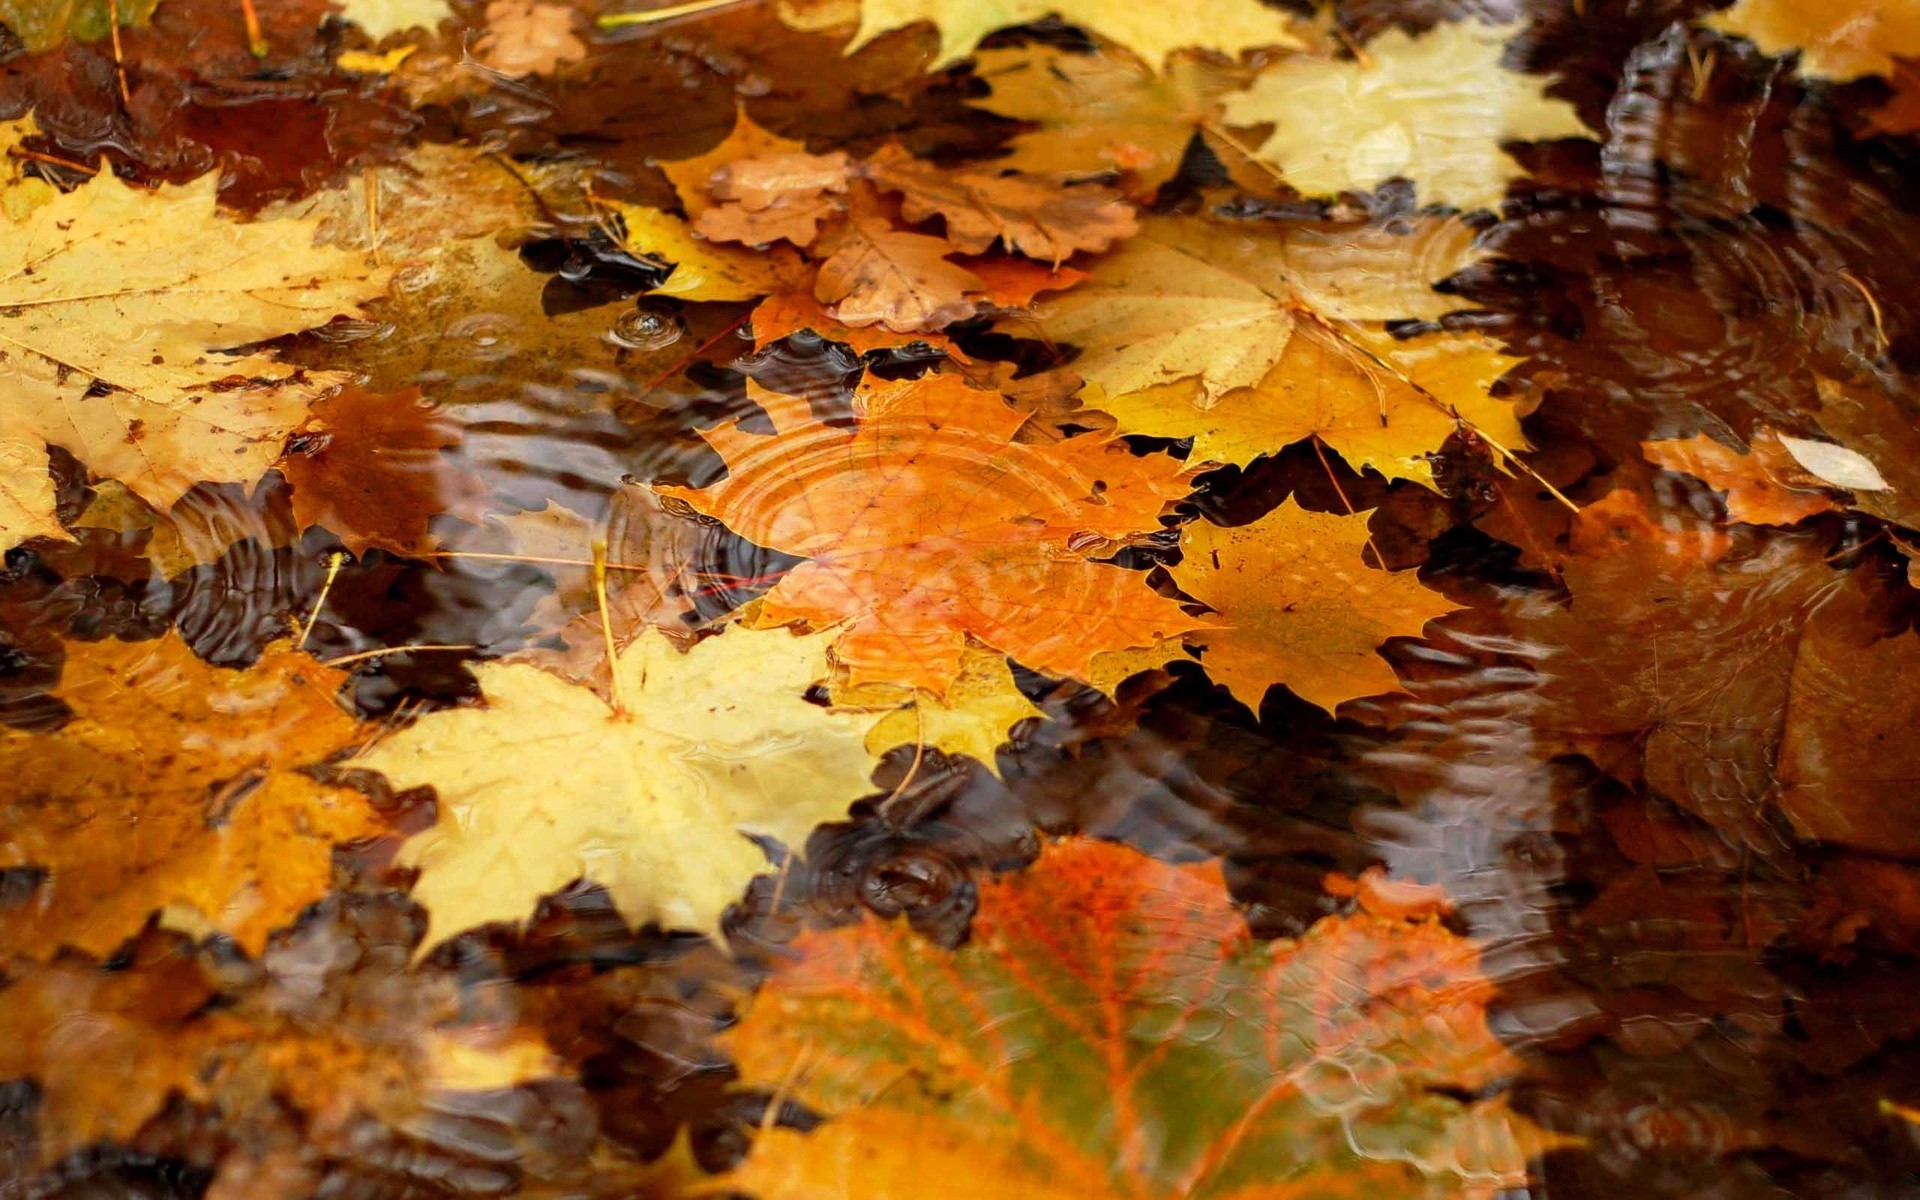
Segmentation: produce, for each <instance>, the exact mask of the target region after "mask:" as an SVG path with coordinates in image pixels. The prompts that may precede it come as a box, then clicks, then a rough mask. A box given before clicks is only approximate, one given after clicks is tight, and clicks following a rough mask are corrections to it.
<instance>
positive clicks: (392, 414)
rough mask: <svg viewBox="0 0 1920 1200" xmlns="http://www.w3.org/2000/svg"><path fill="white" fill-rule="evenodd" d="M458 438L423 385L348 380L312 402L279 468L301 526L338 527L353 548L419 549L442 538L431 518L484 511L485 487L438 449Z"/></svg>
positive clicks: (471, 516)
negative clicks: (393, 386) (431, 527)
mask: <svg viewBox="0 0 1920 1200" xmlns="http://www.w3.org/2000/svg"><path fill="white" fill-rule="evenodd" d="M459 444H460V425H459V423H458V422H456V421H454V420H452V419H451V418H450V417H448V416H447V415H446V414H445V413H444V412H442V411H441V410H440V409H439V408H437V407H436V406H435V405H433V404H432V403H431V402H429V401H428V400H426V398H425V397H423V396H422V395H421V394H420V389H418V388H409V389H407V390H406V391H404V392H400V393H397V394H395V395H391V396H379V395H375V394H374V393H372V392H369V391H366V390H365V389H363V388H359V387H354V386H348V387H346V388H343V389H341V390H340V391H338V392H336V393H334V394H333V395H331V396H328V397H326V398H325V399H322V400H319V401H316V402H315V403H314V405H313V410H312V413H311V415H309V416H308V418H307V420H306V423H305V424H303V425H301V427H300V428H299V429H297V430H295V431H294V434H293V436H292V437H291V438H290V439H289V440H288V442H287V452H286V453H285V454H284V455H282V456H281V458H280V462H279V464H278V465H279V468H280V473H281V474H282V475H285V476H286V477H287V482H288V483H290V484H292V485H293V512H294V516H295V517H296V518H297V519H298V520H299V522H300V526H301V527H302V528H307V527H310V526H315V525H318V526H320V527H321V528H323V529H326V530H329V531H330V532H332V533H336V534H338V535H339V536H340V541H341V544H342V545H344V546H346V548H347V549H348V550H349V551H351V552H352V553H354V554H356V555H359V554H364V553H366V551H367V549H368V548H369V547H372V546H378V547H380V548H381V549H383V550H390V551H392V552H393V553H395V554H398V555H402V556H417V555H423V554H427V553H430V552H431V551H432V550H433V549H434V547H435V545H436V543H435V541H434V539H433V536H432V535H431V534H430V533H429V532H428V530H427V526H428V524H429V522H431V521H432V520H433V519H434V518H435V517H440V516H448V517H454V518H457V519H459V520H463V521H467V522H470V523H473V522H478V521H479V520H480V519H481V518H482V516H483V515H484V513H485V508H486V503H485V502H486V499H487V489H486V485H485V484H484V483H483V482H481V480H480V478H479V477H478V476H476V475H474V474H473V473H472V472H470V471H467V470H464V469H462V468H461V467H459V466H457V465H456V464H455V463H454V462H453V461H452V460H451V459H449V458H448V457H447V456H446V455H445V454H444V453H442V451H445V450H449V449H452V448H453V447H455V446H458V445H459Z"/></svg>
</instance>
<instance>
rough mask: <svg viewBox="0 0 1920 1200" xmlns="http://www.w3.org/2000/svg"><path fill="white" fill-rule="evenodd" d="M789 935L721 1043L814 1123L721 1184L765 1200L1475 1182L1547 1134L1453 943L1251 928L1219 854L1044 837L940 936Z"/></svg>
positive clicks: (1052, 1196) (1408, 1191)
mask: <svg viewBox="0 0 1920 1200" xmlns="http://www.w3.org/2000/svg"><path fill="white" fill-rule="evenodd" d="M792 949H793V950H794V952H795V954H794V957H793V958H792V959H783V960H782V963H781V965H780V966H779V967H778V968H777V969H776V971H775V974H774V976H773V979H772V980H771V981H770V982H769V983H768V985H767V987H766V988H765V990H763V991H762V992H761V993H760V995H759V996H758V997H757V999H756V1000H755V1001H754V1004H753V1006H752V1007H751V1008H750V1009H749V1010H748V1012H747V1014H746V1017H745V1019H744V1020H743V1021H742V1022H741V1024H740V1025H739V1026H737V1027H736V1028H734V1029H733V1030H732V1031H731V1032H730V1033H728V1034H727V1035H726V1036H725V1039H724V1044H725V1045H726V1047H727V1049H729V1050H730V1051H731V1052H732V1053H733V1055H734V1057H735V1058H736V1059H737V1060H738V1061H739V1063H740V1067H741V1072H742V1074H743V1076H744V1077H745V1078H747V1079H749V1080H755V1081H763V1086H773V1085H774V1082H775V1081H778V1084H779V1086H780V1088H781V1089H782V1090H783V1091H785V1090H786V1089H788V1088H791V1089H792V1090H791V1092H788V1093H787V1094H790V1095H792V1096H793V1098H794V1099H796V1100H798V1101H800V1102H801V1103H803V1104H805V1105H806V1106H807V1107H809V1108H811V1109H813V1110H815V1111H816V1112H820V1113H823V1114H825V1115H826V1117H827V1120H826V1121H825V1122H824V1124H822V1125H821V1126H820V1127H819V1128H818V1129H815V1130H814V1131H812V1132H811V1133H804V1134H803V1133H798V1132H795V1131H792V1130H788V1129H781V1128H774V1129H768V1130H765V1131H763V1132H761V1133H760V1134H759V1135H758V1136H757V1137H756V1139H755V1144H754V1148H753V1152H752V1154H751V1155H750V1156H749V1157H748V1159H747V1160H746V1162H745V1163H744V1164H742V1166H741V1167H740V1168H738V1169H737V1170H736V1171H735V1172H734V1173H733V1174H732V1175H731V1176H729V1177H727V1179H726V1182H727V1183H728V1184H729V1185H731V1186H734V1187H737V1188H739V1189H740V1190H743V1191H748V1192H752V1193H754V1194H756V1195H758V1196H760V1197H761V1198H762V1200H852V1198H853V1197H859V1198H860V1200H908V1198H912V1200H962V1198H977V1197H983V1196H1009V1197H1015V1196H1017V1197H1022V1198H1025V1200H1035V1198H1039V1200H1068V1198H1072V1197H1095V1196H1100V1197H1127V1198H1131V1200H1158V1198H1161V1197H1165V1198H1168V1200H1172V1198H1174V1197H1180V1198H1184V1200H1217V1198H1219V1200H1224V1198H1225V1197H1233V1198H1234V1200H1282V1198H1289V1200H1297V1198H1303V1197H1307V1196H1335V1195H1355V1196H1383V1197H1385V1196H1391V1197H1396V1198H1405V1197H1438V1196H1474V1195H1478V1196H1491V1195H1492V1194H1493V1193H1495V1192H1496V1191H1498V1190H1499V1189H1501V1188H1510V1187H1519V1186H1522V1185H1524V1184H1525V1183H1526V1181H1527V1162H1528V1159H1529V1158H1531V1157H1533V1156H1535V1155H1537V1154H1539V1153H1542V1152H1544V1151H1545V1150H1547V1149H1550V1148H1552V1147H1553V1146H1555V1145H1558V1144H1561V1143H1562V1142H1563V1139H1559V1138H1556V1137H1554V1136H1553V1135H1551V1134H1547V1133H1544V1132H1543V1131H1541V1130H1539V1129H1538V1128H1536V1127H1535V1126H1533V1125H1532V1124H1531V1123H1530V1122H1528V1121H1527V1120H1526V1119H1525V1118H1522V1117H1520V1116H1518V1115H1516V1114H1514V1113H1513V1112H1511V1111H1510V1110H1509V1109H1508V1108H1507V1106H1506V1104H1505V1102H1504V1100H1502V1099H1500V1098H1498V1097H1491V1098H1490V1097H1489V1096H1488V1093H1489V1092H1490V1091H1492V1090H1493V1089H1494V1085H1496V1084H1497V1083H1499V1082H1500V1081H1501V1080H1503V1079H1504V1078H1505V1077H1507V1076H1509V1075H1511V1074H1513V1073H1514V1072H1515V1071H1516V1070H1517V1069H1518V1067H1519V1064H1518V1062H1517V1060H1515V1059H1514V1058H1513V1057H1512V1056H1511V1055H1510V1054H1509V1053H1508V1052H1507V1050H1506V1049H1505V1048H1504V1047H1503V1046H1502V1045H1501V1044H1500V1042H1499V1040H1498V1039H1497V1038H1495V1037H1494V1036H1493V1034H1492V1032H1491V1031H1490V1030H1489V1029H1488V1027H1487V1020H1486V1006H1487V1004H1488V1002H1489V1001H1490V1000H1491V999H1492V998H1493V995H1494V989H1493V985H1492V984H1491V983H1489V982H1488V981H1487V979H1486V978H1484V977H1483V975H1482V974H1481V971H1480V961H1479V957H1480V956H1479V952H1478V950H1477V948H1476V947H1475V946H1474V944H1473V943H1472V942H1471V941H1469V940H1467V939H1465V938H1462V937H1460V936H1458V935H1457V934H1455V933H1453V932H1451V931H1450V930H1448V929H1447V928H1446V926H1444V925H1442V924H1441V923H1439V922H1438V921H1437V920H1434V919H1431V918H1424V919H1407V918H1404V917H1392V918H1389V917H1381V916H1374V915H1369V914H1355V915H1352V916H1334V917H1327V918H1325V919H1323V920H1321V921H1320V922H1318V923H1317V924H1315V925H1314V926H1313V927H1312V928H1310V929H1309V930H1308V931H1307V932H1306V933H1305V934H1304V935H1302V936H1301V937H1300V938H1298V939H1294V940H1284V941H1278V942H1273V943H1262V942H1257V941H1255V940H1254V939H1253V938H1252V937H1251V936H1250V935H1249V934H1248V932H1247V929H1246V925H1245V923H1244V922H1243V921H1242V920H1241V918H1240V914H1239V912H1238V911H1237V910H1236V909H1235V906H1234V903H1233V900H1232V898H1231V897H1230V896H1229V895H1228V894H1227V889H1226V885H1225V880H1224V877H1223V875H1222V873H1221V868H1220V864H1219V863H1218V862H1209V863H1206V864H1201V865H1189V866H1175V865H1172V864H1169V863H1163V862H1159V861H1157V860H1155V859H1151V858H1148V857H1146V856H1144V855H1142V854H1140V853H1138V852H1137V851H1134V850H1130V849H1127V848H1125V847H1121V846H1115V845H1111V844H1108V843H1104V842H1094V841H1068V842H1061V843H1057V844H1054V845H1052V846H1049V847H1048V848H1047V849H1046V850H1045V851H1043V852H1042V854H1041V857H1040V860H1039V862H1037V863H1036V864H1035V865H1034V866H1033V867H1032V868H1030V869H1028V870H1027V871H1025V872H1023V873H1021V874H1018V875H1012V876H1008V877H1005V878H1003V879H1000V880H997V881H994V882H991V883H988V884H986V885H984V886H983V887H982V888H981V895H980V911H979V915H978V916H977V917H976V918H975V920H974V924H973V935H972V938H971V939H970V940H969V942H968V943H967V944H966V945H965V946H963V947H961V949H960V950H958V951H957V952H952V953H949V952H948V951H945V950H942V949H940V948H939V947H937V946H933V945H930V944H928V943H927V942H926V941H925V940H924V939H922V938H921V937H919V936H918V935H916V934H915V933H914V932H913V931H912V930H911V928H910V927H909V926H908V925H907V924H906V923H905V922H893V923H883V922H881V921H878V920H875V919H872V918H869V919H867V920H866V921H865V922H864V923H862V924H860V925H856V926H853V927H851V928H842V929H836V930H832V931H830V932H808V933H805V934H803V935H801V937H800V938H799V939H798V940H797V941H796V942H795V943H794V945H793V947H792ZM1462 1094H1470V1095H1472V1096H1473V1097H1474V1098H1473V1099H1471V1100H1467V1099H1461V1098H1459V1097H1460V1096H1461V1095H1462Z"/></svg>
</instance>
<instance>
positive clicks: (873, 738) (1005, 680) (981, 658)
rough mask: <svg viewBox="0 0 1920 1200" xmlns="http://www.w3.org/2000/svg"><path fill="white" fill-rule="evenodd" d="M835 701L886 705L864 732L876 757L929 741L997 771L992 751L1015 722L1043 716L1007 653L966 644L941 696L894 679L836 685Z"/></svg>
mask: <svg viewBox="0 0 1920 1200" xmlns="http://www.w3.org/2000/svg"><path fill="white" fill-rule="evenodd" d="M833 702H834V703H835V704H837V705H844V706H846V707H849V708H886V709H892V710H894V711H892V712H889V713H887V714H886V715H884V716H883V717H882V718H881V719H880V722H879V724H877V725H875V726H874V727H873V733H872V734H870V735H868V737H867V749H868V750H870V751H872V752H873V753H874V754H875V755H876V756H878V755H882V754H885V753H886V752H887V751H889V750H891V749H893V748H894V747H896V746H912V745H921V746H929V747H932V748H933V749H935V750H938V751H940V752H941V753H942V754H949V755H958V754H964V755H966V756H967V757H969V758H971V759H973V760H974V761H976V762H978V763H980V764H981V765H982V766H984V767H986V768H987V770H989V771H992V772H993V773H994V774H995V775H998V774H999V773H1000V759H999V755H997V754H996V753H994V751H996V750H997V749H998V748H999V747H1000V746H1001V744H1002V743H1004V742H1005V741H1006V740H1007V735H1008V734H1009V733H1011V732H1012V731H1013V727H1014V726H1016V725H1018V724H1019V723H1020V722H1022V721H1025V720H1027V719H1028V718H1030V717H1045V716H1046V713H1045V712H1043V711H1041V709H1040V708H1039V706H1037V705H1035V704H1034V703H1033V701H1031V700H1029V699H1027V698H1026V696H1025V695H1024V694H1022V693H1021V691H1020V689H1019V687H1018V686H1017V685H1016V684H1015V683H1014V680H1013V671H1012V670H1011V669H1010V668H1009V667H1008V666H1007V656H1006V655H1004V654H994V653H992V652H990V651H986V650H979V649H972V648H970V649H968V650H967V652H966V654H965V655H964V656H963V657H962V658H961V660H960V668H959V670H958V671H957V672H956V673H955V675H954V679H953V683H952V685H951V686H949V687H948V688H947V694H946V695H945V696H937V695H933V694H931V693H927V692H917V691H915V690H914V689H912V688H902V687H898V686H896V685H892V684H883V683H869V684H865V685H863V686H860V687H836V688H834V689H833Z"/></svg>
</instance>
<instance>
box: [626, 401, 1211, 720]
mask: <svg viewBox="0 0 1920 1200" xmlns="http://www.w3.org/2000/svg"><path fill="white" fill-rule="evenodd" d="M748 388H749V395H751V396H752V397H753V398H754V399H755V400H756V401H757V402H758V403H759V404H760V405H761V407H762V408H764V409H765V410H766V412H767V415H768V417H770V418H771V419H772V421H773V427H774V430H775V432H774V433H773V434H772V435H771V436H767V435H764V434H757V433H752V432H749V431H748V430H747V429H745V428H742V426H741V424H740V422H738V421H735V422H732V423H729V424H726V425H721V426H718V427H716V428H714V429H712V430H709V431H707V432H706V433H705V435H704V436H705V437H706V439H707V441H708V442H709V443H710V444H711V445H712V446H713V448H714V449H715V450H716V451H718V452H719V454H720V456H721V457H722V458H724V459H725V460H726V461H727V468H728V474H727V477H726V478H725V479H723V480H721V481H720V482H718V483H715V484H712V485H710V486H708V487H705V488H699V489H694V488H684V487H661V488H659V489H658V490H659V491H660V492H661V493H662V494H664V495H668V496H674V497H677V498H679V499H681V500H684V501H686V502H687V503H688V504H690V505H692V506H693V507H694V508H695V509H697V510H699V511H700V512H702V513H705V514H706V515H708V516H711V517H716V518H718V519H719V520H721V521H723V522H725V523H726V525H727V526H728V528H730V529H732V530H733V531H734V532H735V533H737V534H739V535H740V536H741V537H744V538H746V539H747V540H749V541H752V542H755V543H757V544H759V545H762V546H765V547H768V548H769V549H774V550H779V551H782V552H784V553H787V554H794V555H799V556H802V557H805V558H808V559H811V560H812V561H810V562H806V563H802V564H801V565H800V566H798V567H796V568H794V569H793V570H792V571H790V572H789V573H788V574H787V575H786V577H785V578H783V579H782V580H781V581H780V583H779V584H778V585H777V586H775V587H774V589H773V590H772V591H771V592H769V593H768V594H767V596H766V597H765V598H764V599H763V601H762V609H761V616H760V621H761V623H762V624H763V625H777V624H784V623H787V622H790V621H796V620H798V621H806V622H807V623H808V624H810V625H812V626H813V627H815V628H826V627H828V626H832V625H836V624H838V625H843V627H844V631H843V632H842V634H841V635H840V638H839V640H838V641H837V642H835V643H834V647H833V653H834V657H835V658H836V659H838V660H839V661H840V662H841V663H843V664H845V665H846V666H847V668H848V669H849V671H850V673H851V676H852V680H851V681H852V682H853V683H855V684H859V683H866V682H874V683H897V684H902V685H907V686H913V687H923V688H926V689H927V690H929V691H932V692H936V693H940V694H942V695H944V694H945V692H946V689H947V685H948V684H949V683H951V682H952V681H953V678H954V675H955V673H956V672H957V671H958V670H959V667H960V657H961V653H962V652H963V651H964V650H965V648H966V644H967V639H968V638H969V637H972V638H975V639H977V640H978V641H980V642H982V643H984V644H986V645H988V646H991V647H992V648H993V649H995V650H999V651H1001V652H1002V653H1005V654H1008V655H1010V656H1012V657H1013V658H1014V659H1015V660H1016V661H1018V662H1020V663H1023V664H1025V665H1026V666H1029V667H1032V668H1034V669H1036V670H1041V671H1047V672H1049V673H1051V674H1055V675H1064V676H1072V677H1075V678H1085V677H1086V675H1087V672H1088V670H1089V660H1090V659H1091V658H1092V657H1093V656H1094V655H1095V654H1098V653H1100V652H1101V651H1106V650H1125V649H1128V648H1130V647H1134V646H1146V645H1150V644H1152V643H1153V642H1155V641H1156V640H1158V639H1159V638H1161V637H1164V636H1168V635H1173V634H1178V633H1182V632H1185V631H1187V630H1190V629H1195V628H1198V627H1199V626H1200V625H1202V624H1203V622H1200V621H1197V620H1195V619H1194V618H1192V617H1189V616H1187V615H1186V614H1185V613H1184V612H1183V611H1182V610H1181V608H1180V606H1179V605H1178V604H1176V603H1174V602H1173V601H1172V600H1169V599H1166V598H1165V597H1162V596H1160V595H1157V594H1156V593H1155V592H1154V591H1153V590H1152V589H1151V588H1149V587H1148V586H1147V584H1146V578H1145V576H1143V575H1141V574H1140V573H1139V572H1136V571H1128V570H1125V569H1123V568H1120V567H1116V566H1113V565H1111V564H1108V563H1102V562H1095V561H1093V560H1094V559H1095V558H1097V557H1101V556H1103V555H1106V554H1109V553H1111V552H1112V551H1113V550H1114V549H1115V548H1117V545H1119V544H1124V543H1126V542H1128V541H1131V540H1134V539H1137V538H1139V537H1141V536H1143V535H1146V534H1150V533H1152V532H1154V531H1156V530H1157V529H1158V528H1159V526H1160V521H1159V518H1160V513H1161V510H1162V509H1163V508H1164V507H1165V506H1166V505H1167V504H1168V503H1169V502H1171V501H1174V500H1177V499H1179V498H1180V497H1182V496H1184V495H1186V494H1187V492H1188V491H1189V490H1190V480H1191V478H1192V474H1193V473H1192V472H1191V471H1190V470H1189V469H1188V468H1187V467H1186V466H1185V464H1183V463H1180V462H1177V461H1175V460H1174V459H1171V458H1168V457H1166V456H1164V455H1158V454H1155V455H1146V456H1136V455H1134V454H1132V453H1130V452H1129V451H1128V450H1127V448H1126V446H1125V445H1124V444H1122V443H1120V442H1117V441H1114V440H1112V439H1110V438H1107V437H1103V436H1097V435H1089V436H1084V437H1077V438H1069V439H1067V440H1065V441H1061V442H1057V443H1053V444H1051V445H1026V444H1021V443H1018V442H1015V441H1014V440H1013V438H1014V435H1015V434H1016V433H1018V432H1019V430H1020V427H1021V425H1022V424H1023V423H1024V422H1025V421H1026V420H1027V419H1028V418H1027V415H1026V414H1025V413H1021V412H1018V411H1016V410H1014V409H1013V408H1011V407H1009V406H1008V405H1007V403H1006V401H1005V400H1004V399H1003V398H1002V397H1001V396H1000V395H999V394H998V393H996V392H989V391H982V390H980V389H978V388H975V387H973V386H971V385H970V384H968V383H967V382H966V381H965V380H964V379H961V378H959V377H957V376H953V375H928V376H925V377H924V378H921V379H915V380H907V381H903V382H879V381H875V380H871V379H870V380H868V381H867V382H865V383H863V384H862V385H861V387H860V390H859V392H858V393H857V395H856V397H855V401H856V405H857V411H858V416H859V420H858V422H857V423H856V424H855V425H854V426H853V427H852V428H847V427H845V426H844V425H837V424H836V425H829V424H827V423H826V422H824V421H822V420H820V419H819V418H818V417H816V416H814V414H813V413H812V412H811V410H810V409H809V408H808V406H807V403H806V401H804V400H801V399H797V398H794V397H791V396H781V395H777V394H775V393H772V392H768V391H766V390H764V389H761V388H759V387H758V385H756V384H753V383H752V382H749V384H748Z"/></svg>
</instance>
